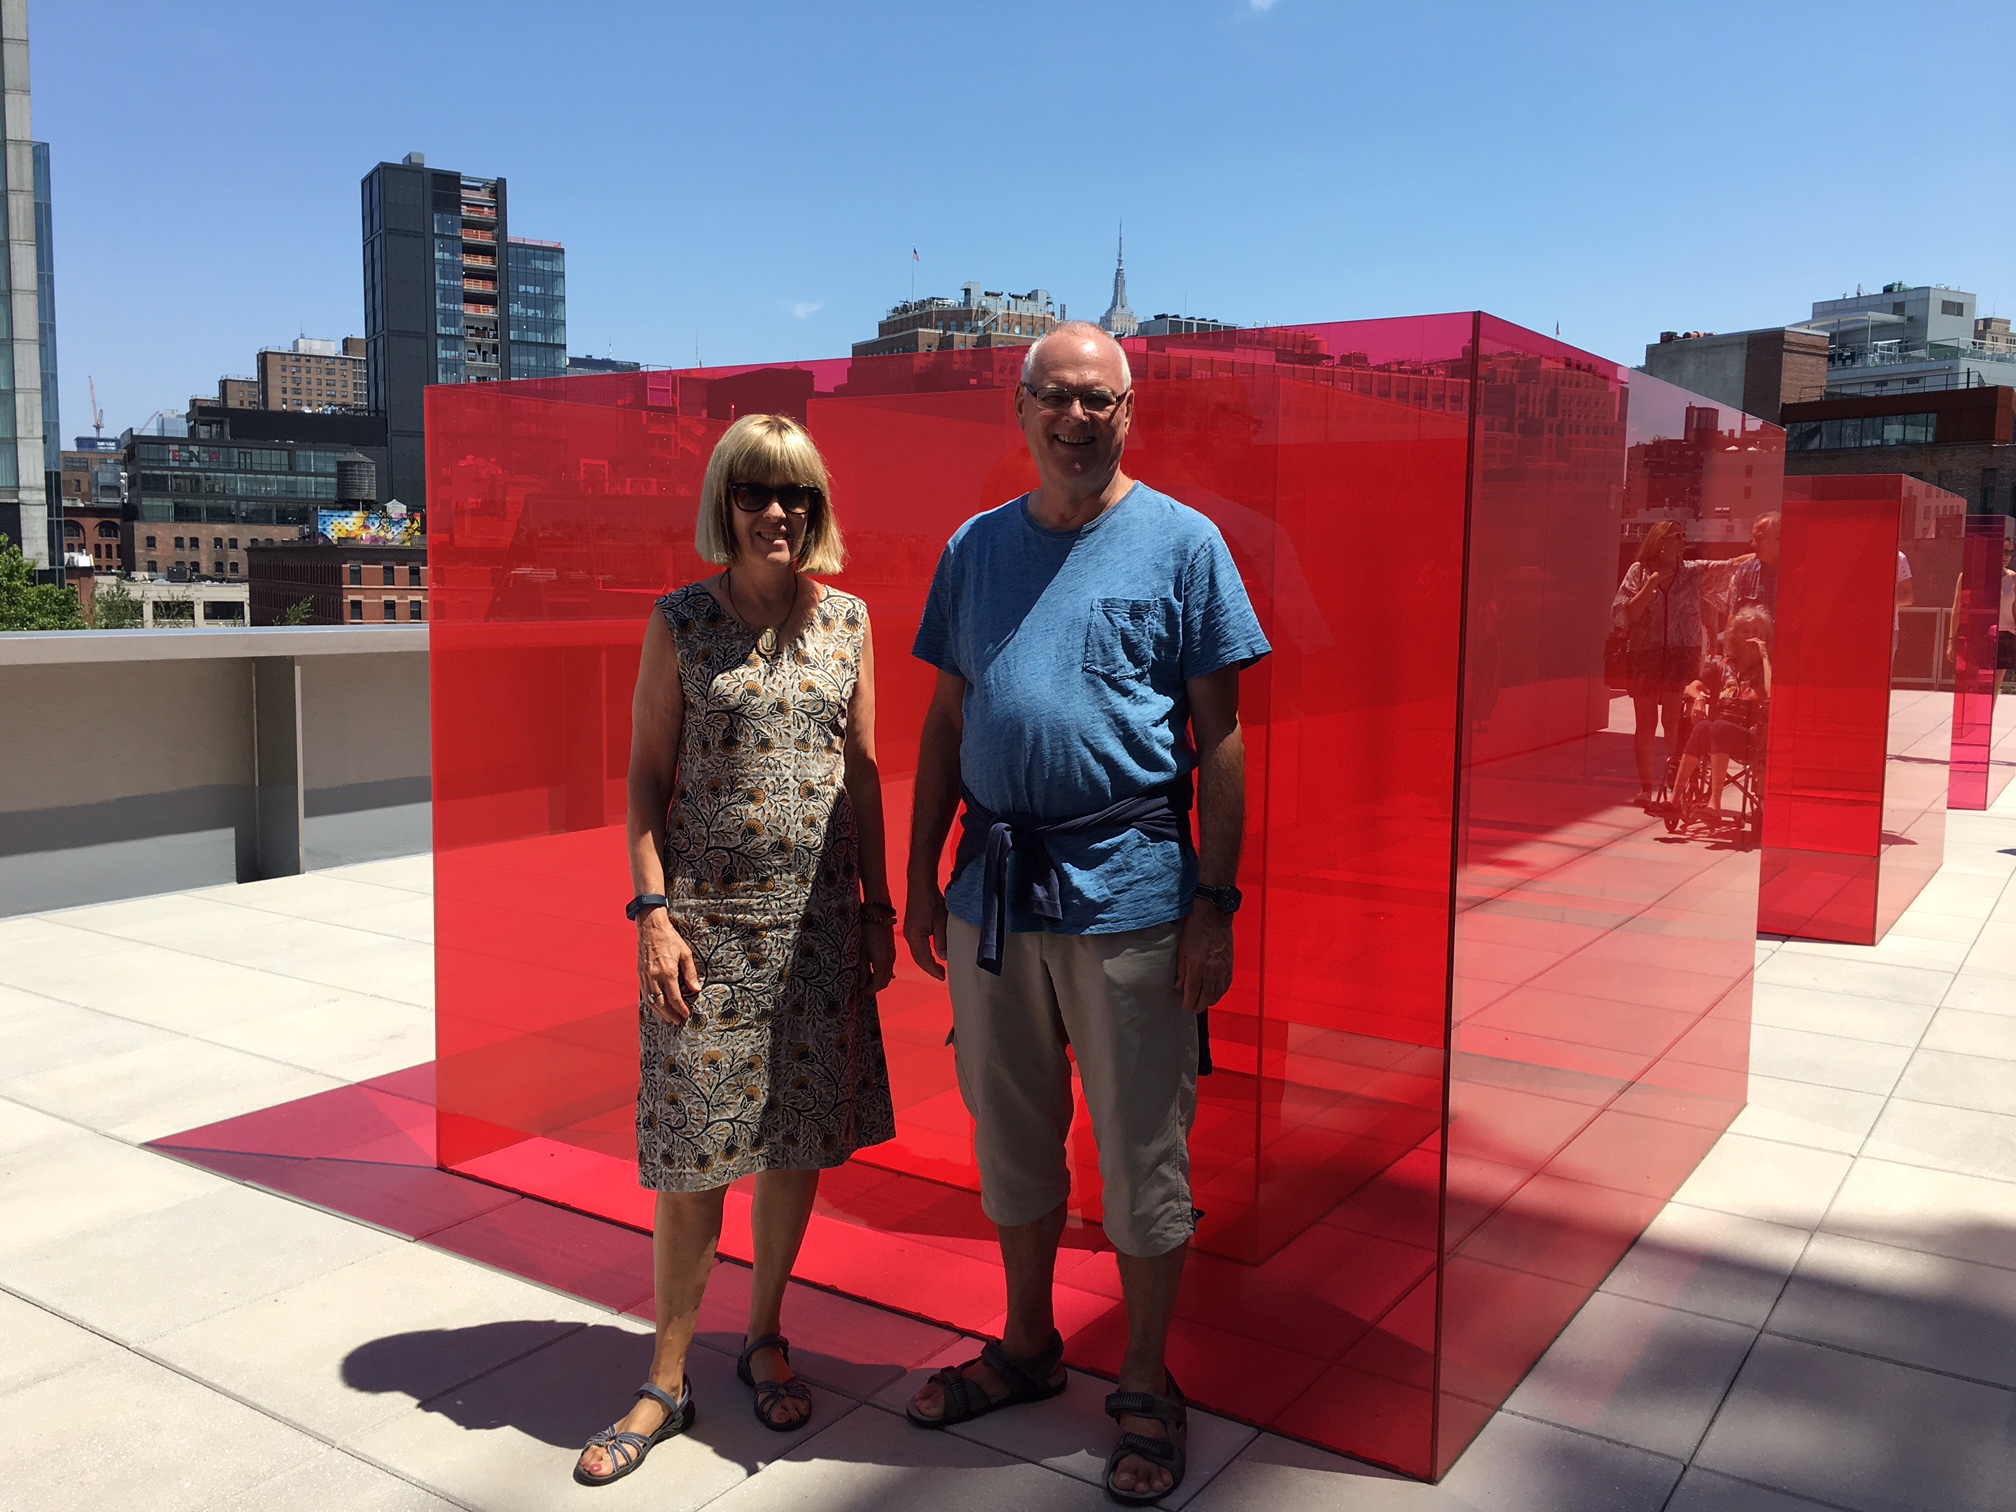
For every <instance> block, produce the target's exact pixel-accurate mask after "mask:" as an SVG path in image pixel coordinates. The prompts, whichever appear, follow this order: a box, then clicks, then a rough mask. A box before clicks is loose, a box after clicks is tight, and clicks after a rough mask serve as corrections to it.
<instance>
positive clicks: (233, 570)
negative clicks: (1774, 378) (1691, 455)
mask: <svg viewBox="0 0 2016 1512" xmlns="http://www.w3.org/2000/svg"><path fill="white" fill-rule="evenodd" d="M1743 491H1744V492H1745V493H1746V494H1747V493H1748V492H1749V491H1750V490H1749V489H1747V488H1746V489H1744V490H1743ZM231 575H232V576H233V577H236V576H237V575H238V564H237V563H236V562H233V563H232V564H231Z"/></svg>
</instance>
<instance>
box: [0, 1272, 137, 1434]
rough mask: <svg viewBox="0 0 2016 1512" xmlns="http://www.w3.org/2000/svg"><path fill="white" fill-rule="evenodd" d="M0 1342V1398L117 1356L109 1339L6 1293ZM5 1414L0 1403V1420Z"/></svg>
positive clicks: (0, 1303) (0, 1298) (1, 1300)
mask: <svg viewBox="0 0 2016 1512" xmlns="http://www.w3.org/2000/svg"><path fill="white" fill-rule="evenodd" d="M10 1279H11V1278H10ZM0 1339H5V1340H6V1341H7V1347H6V1348H5V1349H0V1397H4V1396H5V1395H6V1394H7V1393H8V1392H10V1391H19V1390H21V1389H22V1388H23V1387H25V1386H33V1385H34V1384H35V1383H36V1382H37V1381H46V1380H48V1379H49V1378H50V1377H51V1376H59V1375H61V1374H63V1372H64V1371H66V1370H73V1369H75V1368H76V1367H77V1366H79V1365H85V1364H89V1363H90V1362H92V1361H94V1360H104V1359H109V1358H110V1357H111V1356H113V1355H115V1354H118V1353H121V1350H120V1348H119V1346H118V1345H117V1344H114V1343H112V1342H111V1341H110V1340H109V1339H101V1338H100V1337H99V1336H98V1335H97V1334H95V1333H93V1332H91V1330H90V1329H88V1328H80V1327H78V1326H77V1325H76V1324H75V1323H71V1322H69V1321H67V1320H66V1319H63V1318H59V1317H57V1316H56V1315H55V1314H54V1313H52V1312H48V1311H46V1310H44V1309H43V1308H40V1307H37V1306H36V1305H35V1304H34V1303H32V1302H24V1301H22V1300H21V1299H20V1298H19V1297H15V1296H10V1295H9V1294H8V1293H6V1292H0ZM6 1411H7V1408H6V1406H5V1404H4V1403H0V1418H4V1417H5V1415H6Z"/></svg>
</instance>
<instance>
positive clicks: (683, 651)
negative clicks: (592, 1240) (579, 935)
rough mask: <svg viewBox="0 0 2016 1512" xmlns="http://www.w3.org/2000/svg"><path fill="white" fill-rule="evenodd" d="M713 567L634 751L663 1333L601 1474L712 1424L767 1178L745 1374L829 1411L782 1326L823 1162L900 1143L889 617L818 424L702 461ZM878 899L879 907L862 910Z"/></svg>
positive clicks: (779, 422) (662, 606) (774, 1411)
mask: <svg viewBox="0 0 2016 1512" xmlns="http://www.w3.org/2000/svg"><path fill="white" fill-rule="evenodd" d="M694 541H695V544H696V545H697V546H698V547H699V550H700V555H701V556H702V557H703V558H704V559H706V560H708V561H712V562H719V563H722V564H724V565H723V570H722V571H721V572H720V573H719V574H718V575H717V576H714V577H711V578H708V579H706V580H705V581H703V582H698V583H692V584H689V585H688V586H686V587H684V588H681V589H679V590H677V591H676V592H673V593H668V594H666V595H665V596H664V597H663V598H661V599H659V600H658V602H657V604H656V605H655V607H654V611H653V613H652V616H651V619H650V621H649V622H648V624H647V625H646V627H645V632H644V653H643V660H642V663H641V664H640V665H639V667H638V671H637V691H636V695H635V699H634V702H633V707H632V725H633V728H632V735H631V747H630V779H629V792H630V820H629V838H630V876H631V882H632V885H633V886H634V887H635V889H636V891H637V897H636V898H635V899H634V900H633V901H632V902H631V904H630V907H629V909H628V910H627V911H628V913H629V914H630V917H631V918H633V919H634V920H635V921H636V924H637V977H638V983H639V989H640V991H639V1011H638V1023H639V1028H640V1039H641V1052H642V1060H643V1076H642V1084H641V1086H640V1088H639V1091H638V1096H637V1162H638V1180H639V1182H640V1183H641V1184H643V1185H644V1186H646V1187H652V1188H655V1189H656V1190H657V1192H658V1205H657V1215H656V1221H655V1224H654V1228H653V1233H652V1245H651V1249H652V1263H653V1270H654V1275H655V1279H656V1284H657V1303H658V1307H657V1312H658V1333H657V1344H656V1348H655V1349H654V1351H653V1353H652V1358H651V1376H650V1379H649V1380H648V1381H646V1382H645V1384H644V1385H643V1386H641V1387H639V1388H638V1391H637V1397H638V1401H637V1405H636V1406H635V1407H634V1408H632V1409H631V1410H630V1412H629V1414H628V1415H627V1416H625V1417H624V1418H623V1419H622V1420H621V1421H619V1422H617V1423H615V1424H613V1425H612V1426H610V1427H609V1428H607V1429H605V1430H603V1431H602V1432H601V1433H598V1434H596V1435H595V1436H594V1437H593V1438H592V1439H590V1440H589V1442H588V1446H587V1448H586V1449H584V1450H583V1451H582V1454H581V1459H580V1462H579V1463H578V1464H577V1465H576V1466H575V1469H574V1478H575V1479H576V1480H578V1481H580V1482H582V1483H583V1484H584V1485H591V1486H599V1485H606V1484H608V1483H609V1482H610V1481H613V1480H619V1479H621V1478H622V1477H623V1476H625V1475H628V1474H629V1473H630V1472H631V1471H632V1470H634V1469H636V1468H637V1467H638V1466H639V1465H640V1464H642V1463H643V1461H644V1457H645V1455H646V1454H647V1453H649V1451H650V1449H651V1448H652V1446H653V1445H655V1444H657V1443H658V1442H660V1441H661V1440H663V1439H666V1438H669V1437H671V1436H672V1435H673V1434H675V1433H679V1432H681V1431H683V1430H684V1429H685V1428H686V1427H687V1426H688V1425H689V1424H691V1423H692V1421H693V1401H692V1392H691V1389H690V1386H689V1385H688V1383H687V1379H686V1352H687V1349H688V1347H689V1346H690V1345H691V1343H692V1341H693V1328H694V1322H695V1319H696V1316H697V1314H698V1312H699V1309H700V1299H701V1295H702V1293H703V1292H704V1291H705V1290H706V1286H707V1276H708V1273H709V1271H710V1270H711V1269H712V1268H713V1264H714V1245H715V1241H716V1239H717V1238H718V1237H719V1235H720V1232H721V1206H722V1198H723V1196H724V1194H725V1193H726V1191H727V1188H728V1183H730V1182H731V1181H734V1180H736V1179H737V1178H739V1177H743V1176H753V1177H754V1178H755V1181H754V1192H753V1202H752V1205H751V1211H750V1225H751V1229H752V1231H753V1234H754V1240H755V1261H756V1263H755V1275H754V1277H753V1279H752V1285H751V1290H750V1299H749V1332H748V1335H747V1337H746V1339H745V1341H744V1348H743V1351H742V1358H741V1361H740V1363H739V1366H738V1373H739V1374H740V1375H741V1377H742V1380H743V1381H744V1382H745V1383H747V1384H748V1385H750V1386H752V1387H753V1388H754V1389H755V1392H756V1416H757V1418H758V1419H759V1420H760V1421H761V1422H762V1423H763V1424H764V1425H765V1426H766V1427H770V1428H775V1429H777V1430H779V1431H780V1432H789V1431H791V1430H793V1429H795V1428H798V1427H799V1426H801V1425H802V1424H803V1423H804V1422H805V1421H806V1419H807V1418H808V1417H809V1416H810V1415H811V1410H812V1398H811V1393H810V1391H809V1390H807V1388H806V1387H805V1385H804V1384H803V1383H802V1382H801V1381H799V1380H798V1379H797V1378H796V1376H795V1375H793V1373H792V1370H791V1359H790V1345H789V1344H788V1342H787V1341H786V1340H785V1339H784V1338H783V1336H782V1335H781V1334H780V1333H779V1332H778V1329H779V1326H780V1319H779V1316H778V1313H779V1310H780V1308H781V1306H782V1304H783V1300H784V1288H785V1283H786V1282H787V1281H788V1280H789V1279H790V1275H791V1266H792V1263H793V1261H794V1260H795V1259H796V1258H797V1254H798V1245H799V1241H800V1240H801V1239H802V1238H803V1237H804V1233H805V1225H806V1221H807V1220H808V1219H809V1218H810V1216H811V1213H812V1199H813V1195H814V1193H815V1192H816V1191H817V1190H818V1185H819V1172H820V1171H821V1170H822V1169H824V1168H825V1167H828V1166H834V1165H839V1164H840V1163H841V1162H842V1161H844V1160H846V1159H847V1158H848V1156H850V1155H851V1154H853V1152H854V1151H855V1150H857V1149H860V1148H862V1147H863V1146H865V1145H872V1144H879V1143H880V1142H882V1141H883V1140H886V1139H891V1138H894V1137H895V1132H896V1127H895V1117H894V1114H893V1112H892V1110H891V1107H890V1102H889V1077H888V1071H887V1068H886V1066H885V1064H884V1061H883V1055H882V1031H881V1028H880V1025H879V1024H878V1022H877V1020H876V1016H875V1003H874V994H875V993H876V992H878V991H880V990H881V988H883V987H884V986H886V985H887V984H888V982H889V975H890V972H891V970H892V968H893V967H894V964H895V960H896V944H895V935H894V930H893V926H894V923H895V919H896V911H895V909H893V908H892V907H891V906H890V903H889V884H888V874H887V867H886V864H885V857H884V851H883V834H882V789H881V783H880V780H879V778H878V776H877V774H876V767H875V692H874V688H875V680H874V657H873V650H872V644H871V641H870V639H869V633H868V610H867V607H866V606H865V605H864V604H863V603H862V602H861V600H859V599H857V598H853V597H851V596H850V595H848V594H845V593H841V592H838V591H837V590H835V589H832V588H826V587H823V586H821V585H820V584H818V583H816V582H814V581H813V580H812V579H811V578H810V577H809V576H807V574H808V573H815V572H831V571H833V570H834V569H836V568H837V567H839V565H840V562H841V548H840V528H839V525H838V523H837V522H836V521H835V519H834V517H833V505H832V494H831V490H830V487H829V485H828V481H827V476H826V466H825V464H824V463H823V462H822V461H821V460H820V457H819V452H818V449H817V448H816V447H814V446H813V444H812V438H811V437H810V436H809V435H807V434H806V432H805V429H804V427H803V426H801V425H799V424H798V423H797V422H796V421H795V420H791V419H789V418H787V417H785V416H783V415H747V416H744V417H743V418H742V419H740V420H737V421H736V422H735V423H734V424H733V425H731V426H730V427H729V428H728V432H727V434H726V435H724V436H723V437H722V438H721V441H720V444H719V445H717V446H716V447H715V448H714V454H713V456H712V458H711V459H710V460H709V461H708V464H707V474H706V479H705V482H704V483H703V484H702V487H701V495H700V519H699V524H698V527H697V528H696V530H695V532H694ZM864 900H865V901H864Z"/></svg>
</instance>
